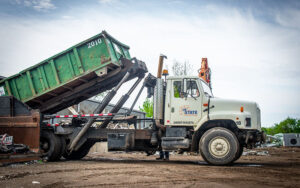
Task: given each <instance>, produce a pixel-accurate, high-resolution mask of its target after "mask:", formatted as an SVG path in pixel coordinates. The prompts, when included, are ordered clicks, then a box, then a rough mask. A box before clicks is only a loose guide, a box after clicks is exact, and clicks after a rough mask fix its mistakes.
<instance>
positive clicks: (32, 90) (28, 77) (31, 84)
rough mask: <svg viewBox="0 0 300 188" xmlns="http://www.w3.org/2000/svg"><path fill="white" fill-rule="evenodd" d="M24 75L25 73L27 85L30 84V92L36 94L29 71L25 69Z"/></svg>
mask: <svg viewBox="0 0 300 188" xmlns="http://www.w3.org/2000/svg"><path fill="white" fill-rule="evenodd" d="M26 75H27V79H28V82H29V86H30V89H31V92H32V94H33V95H36V92H35V89H34V86H33V83H32V79H31V75H30V72H29V71H27V72H26Z"/></svg>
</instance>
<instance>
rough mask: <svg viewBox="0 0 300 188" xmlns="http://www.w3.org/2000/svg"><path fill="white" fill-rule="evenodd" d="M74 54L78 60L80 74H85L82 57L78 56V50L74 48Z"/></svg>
mask: <svg viewBox="0 0 300 188" xmlns="http://www.w3.org/2000/svg"><path fill="white" fill-rule="evenodd" d="M73 52H74V55H75V58H76V62H77V66H78V68H79V72H80V74H82V73H83V72H84V70H83V67H82V63H81V60H80V57H79V55H78V51H77V48H74V49H73Z"/></svg>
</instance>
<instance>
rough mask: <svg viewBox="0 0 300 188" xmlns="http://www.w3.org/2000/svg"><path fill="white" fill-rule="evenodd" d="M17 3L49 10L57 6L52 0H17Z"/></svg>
mask: <svg viewBox="0 0 300 188" xmlns="http://www.w3.org/2000/svg"><path fill="white" fill-rule="evenodd" d="M15 3H16V4H18V5H20V4H23V5H24V6H26V7H31V8H33V9H34V10H36V11H48V10H51V9H55V8H56V7H55V5H54V4H53V3H52V2H51V0H15Z"/></svg>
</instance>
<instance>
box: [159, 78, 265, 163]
mask: <svg viewBox="0 0 300 188" xmlns="http://www.w3.org/2000/svg"><path fill="white" fill-rule="evenodd" d="M162 88H163V89H162ZM162 90H163V92H162ZM162 93H163V94H162ZM162 95H163V96H164V97H163V99H162V97H161V96H162ZM162 104H163V105H162ZM156 107H157V109H159V108H161V109H162V110H156ZM159 112H163V116H162V115H160V113H159ZM160 117H162V119H160ZM154 119H160V122H161V124H164V126H165V127H166V131H165V133H164V134H163V136H162V137H161V140H162V142H161V145H162V149H163V150H166V151H167V150H169V151H171V150H175V149H181V150H186V151H190V152H199V153H201V155H202V157H203V158H204V160H206V161H207V162H208V163H210V164H214V165H225V164H230V163H232V162H234V161H236V160H237V159H239V157H240V156H241V155H242V153H243V148H244V147H247V148H252V147H255V146H256V145H257V144H258V143H262V142H264V140H265V134H264V133H263V132H261V123H260V108H259V106H258V104H257V103H255V102H249V101H239V100H227V99H221V98H216V97H214V95H213V94H212V91H211V88H210V87H209V86H208V84H207V83H206V82H205V81H204V80H202V79H201V78H199V77H196V76H173V77H172V76H171V77H167V78H166V79H165V81H164V82H163V80H162V79H158V80H157V84H156V90H155V92H154Z"/></svg>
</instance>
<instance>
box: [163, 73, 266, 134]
mask: <svg viewBox="0 0 300 188" xmlns="http://www.w3.org/2000/svg"><path fill="white" fill-rule="evenodd" d="M210 120H232V121H233V122H235V124H236V125H237V127H238V128H239V129H253V130H261V123H260V109H259V106H258V104H257V103H255V102H249V101H239V100H230V99H221V98H216V97H214V96H213V94H212V91H211V89H210V88H209V86H208V84H207V83H206V82H205V81H204V80H202V79H201V78H199V77H196V76H185V77H169V78H167V88H166V98H165V118H164V121H165V122H164V123H165V125H169V126H193V127H194V129H195V130H198V129H199V128H200V127H201V125H203V124H204V123H205V122H207V121H210Z"/></svg>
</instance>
